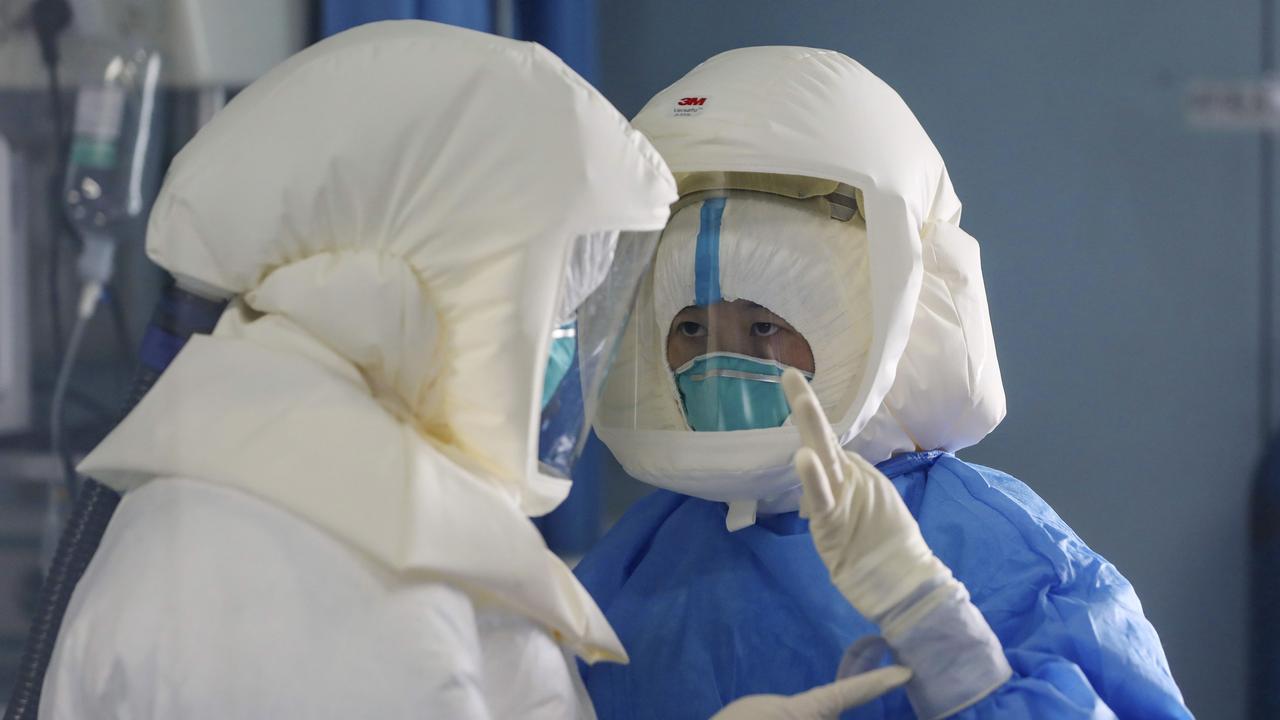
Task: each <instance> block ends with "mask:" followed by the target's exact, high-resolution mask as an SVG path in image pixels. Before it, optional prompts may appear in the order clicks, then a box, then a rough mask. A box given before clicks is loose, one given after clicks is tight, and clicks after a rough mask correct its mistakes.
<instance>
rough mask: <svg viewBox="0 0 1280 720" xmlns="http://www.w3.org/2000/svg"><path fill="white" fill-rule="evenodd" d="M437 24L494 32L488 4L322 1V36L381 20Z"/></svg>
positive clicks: (464, 0) (470, 0) (482, 0)
mask: <svg viewBox="0 0 1280 720" xmlns="http://www.w3.org/2000/svg"><path fill="white" fill-rule="evenodd" d="M414 18H417V19H419V20H435V21H436V22H442V23H448V24H450V25H457V26H459V27H465V28H471V29H472V30H480V31H482V32H493V29H494V24H493V6H492V4H491V3H490V2H489V0H321V2H320V34H321V36H323V37H329V36H330V35H334V34H336V33H340V32H342V31H343V30H346V29H348V28H353V27H355V26H356V25H363V24H364V23H369V22H376V21H378V20H409V19H414Z"/></svg>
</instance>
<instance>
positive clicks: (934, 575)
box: [782, 370, 1013, 718]
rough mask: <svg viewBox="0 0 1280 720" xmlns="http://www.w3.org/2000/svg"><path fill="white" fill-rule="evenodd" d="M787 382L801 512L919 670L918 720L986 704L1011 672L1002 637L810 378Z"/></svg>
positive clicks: (828, 557) (821, 548)
mask: <svg viewBox="0 0 1280 720" xmlns="http://www.w3.org/2000/svg"><path fill="white" fill-rule="evenodd" d="M782 384H783V388H784V390H785V391H786V394H787V401H788V402H789V403H790V404H791V420H792V423H794V424H795V426H796V427H797V428H798V429H799V430H800V437H801V440H802V441H803V443H804V447H802V448H800V450H799V451H798V452H797V453H796V456H795V466H796V472H797V473H798V474H799V476H800V480H801V482H802V483H803V485H804V494H803V496H802V497H801V500H800V512H801V514H802V515H803V516H805V517H807V518H808V519H809V531H810V533H811V534H812V536H813V542H814V545H816V546H817V548H818V554H819V555H821V556H822V560H823V563H824V564H825V565H826V566H827V570H828V571H829V572H830V573H831V580H832V582H834V583H835V585H836V587H837V588H839V590H840V592H841V594H843V595H844V596H845V597H846V598H847V599H848V600H849V602H850V603H852V604H853V606H854V608H856V609H857V610H858V612H860V613H862V615H863V616H864V617H866V618H867V619H868V620H871V621H872V622H874V623H876V624H877V625H879V626H880V632H881V634H882V635H883V637H884V640H885V642H886V643H887V644H888V645H889V647H890V648H891V649H892V650H893V652H894V655H895V656H896V658H897V661H898V662H900V663H902V664H903V665H906V666H907V667H909V668H911V670H912V672H913V673H914V678H913V679H912V680H911V682H910V683H909V684H908V685H907V696H908V698H909V699H910V700H911V704H912V706H913V708H914V709H915V711H916V714H917V715H918V716H920V717H922V718H934V717H945V716H947V715H950V714H952V713H955V712H958V711H959V710H961V709H963V708H965V707H968V706H969V705H971V704H973V703H975V702H977V701H978V700H981V699H982V698H983V697H985V696H986V695H987V694H989V693H990V692H991V691H992V690H994V689H995V688H996V687H999V686H1000V685H1002V684H1004V682H1005V681H1006V680H1008V679H1009V677H1010V676H1011V675H1012V672H1013V671H1012V670H1011V669H1010V667H1009V663H1008V661H1007V660H1006V659H1005V656H1004V651H1003V648H1002V647H1001V645H1000V641H999V639H998V638H996V636H995V634H994V633H993V632H992V631H991V627H990V626H989V625H988V624H987V622H986V620H985V619H984V618H983V617H982V614H981V613H980V612H978V609H977V608H976V607H974V606H973V603H971V602H969V594H968V592H967V591H966V590H965V588H964V586H963V585H962V584H961V583H960V582H959V581H957V580H956V579H955V578H954V577H953V576H952V574H951V570H950V569H948V568H947V566H946V565H944V564H943V563H942V561H940V560H938V558H937V557H936V556H935V555H934V554H933V551H932V550H930V549H929V546H928V545H927V544H925V541H924V537H923V536H921V534H920V528H919V526H918V525H917V524H916V521H915V518H913V517H912V516H911V511H910V510H908V509H907V506H906V504H905V503H904V502H903V501H902V498H901V496H899V495H898V491H897V489H896V488H894V486H893V483H891V482H890V481H889V479H888V478H887V477H885V476H884V475H883V474H882V473H881V472H880V471H879V470H877V469H876V468H875V466H873V465H872V464H871V463H869V462H867V461H866V460H864V459H863V458H862V457H860V456H858V455H857V454H855V453H850V452H846V451H845V450H844V449H843V448H841V447H840V444H839V442H838V440H837V439H836V436H835V433H834V432H833V431H832V429H831V424H830V423H829V422H827V418H826V416H825V415H824V414H823V412H822V406H821V405H820V404H819V403H818V398H817V397H816V396H815V395H814V394H813V389H812V388H810V387H809V383H808V382H806V381H805V379H804V376H803V375H801V374H800V373H799V372H798V371H794V370H787V371H786V373H784V374H783V376H782Z"/></svg>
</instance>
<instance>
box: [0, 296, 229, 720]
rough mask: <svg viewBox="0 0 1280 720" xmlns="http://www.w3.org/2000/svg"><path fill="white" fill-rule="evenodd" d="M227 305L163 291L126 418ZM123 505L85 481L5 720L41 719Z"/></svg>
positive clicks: (61, 542) (105, 489)
mask: <svg viewBox="0 0 1280 720" xmlns="http://www.w3.org/2000/svg"><path fill="white" fill-rule="evenodd" d="M225 306H226V303H223V302H216V301H212V300H206V299H205V298H202V297H199V296H197V295H193V294H191V293H189V292H186V291H185V290H182V289H180V288H178V287H177V286H176V285H172V284H171V285H169V286H168V287H166V288H165V289H164V291H163V293H162V294H161V296H160V301H159V302H158V303H157V304H156V309H155V312H154V313H153V314H152V316H151V324H150V325H148V326H147V332H146V334H145V335H144V336H143V338H142V345H141V348H140V349H139V351H138V361H139V362H138V366H137V369H136V371H135V372H134V376H133V381H132V382H131V383H130V386H129V395H128V397H127V398H126V399H125V402H124V407H123V409H122V411H121V413H120V418H121V419H123V418H124V416H125V415H128V414H129V412H130V411H131V410H133V408H134V406H136V405H137V404H138V402H139V401H141V400H142V397H143V396H144V395H146V394H147V391H148V390H150V389H151V386H152V385H154V384H155V382H156V380H157V379H158V378H159V377H160V374H161V373H162V372H164V369H165V368H166V367H168V366H169V363H170V362H172V361H173V358H174V357H175V356H176V355H177V354H178V351H179V350H181V349H182V346H183V345H185V344H186V342H187V339H188V338H190V337H191V336H192V335H195V334H205V333H209V332H211V331H212V330H213V326H214V325H215V324H217V322H218V317H219V316H220V315H221V314H222V310H223V308H224V307H225ZM119 503H120V495H119V493H117V492H116V491H114V490H112V489H111V488H108V487H107V486H105V485H102V484H100V483H98V482H95V481H93V480H87V479H86V480H85V481H84V483H83V484H82V485H81V486H80V491H79V493H78V494H77V496H76V503H75V506H74V507H73V508H72V510H71V516H70V517H69V518H68V519H67V526H66V527H65V528H64V529H63V531H62V536H61V537H60V538H59V539H58V549H57V551H56V552H55V553H54V556H53V561H52V562H51V563H50V565H49V569H48V573H47V574H46V575H45V581H44V586H43V587H42V588H41V590H40V604H39V606H38V607H37V609H36V614H35V617H34V619H33V620H32V623H31V632H30V634H29V635H28V636H27V644H26V647H25V649H24V650H23V653H22V664H21V665H20V666H19V669H18V678H17V682H16V683H15V684H14V688H13V694H12V695H11V696H10V698H9V704H8V707H7V708H6V709H5V714H4V720H36V716H37V714H38V712H39V708H40V692H41V691H42V690H43V688H44V676H45V671H47V670H48V668H49V659H50V657H51V656H52V655H53V648H54V644H55V642H56V641H57V639H58V630H59V628H61V627H62V616H63V615H64V614H65V613H66V611H67V603H68V602H70V600H71V593H72V592H74V591H75V589H76V583H78V582H80V577H81V576H82V575H84V571H85V568H87V567H88V566H89V561H90V560H92V559H93V554H94V553H95V552H97V550H98V544H99V543H100V542H101V541H102V534H103V533H104V532H106V529H107V525H108V524H109V523H110V522H111V516H112V514H113V513H115V510H116V505H118V504H119Z"/></svg>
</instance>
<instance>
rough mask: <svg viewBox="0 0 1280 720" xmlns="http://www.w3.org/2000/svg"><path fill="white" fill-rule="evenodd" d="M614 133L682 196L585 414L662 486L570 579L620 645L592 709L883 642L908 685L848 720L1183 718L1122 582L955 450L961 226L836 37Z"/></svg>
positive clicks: (963, 349)
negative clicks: (655, 162)
mask: <svg viewBox="0 0 1280 720" xmlns="http://www.w3.org/2000/svg"><path fill="white" fill-rule="evenodd" d="M635 125H636V126H637V127H638V128H639V129H640V130H641V131H642V132H643V133H645V135H647V136H648V138H649V139H650V140H651V142H652V143H653V144H654V146H655V147H656V148H657V149H658V150H659V152H661V153H662V154H663V156H664V158H665V159H666V161H667V162H668V164H669V165H670V167H671V169H672V171H673V173H674V174H675V176H676V179H677V182H678V184H679V191H680V195H681V199H680V200H679V201H678V202H677V204H676V205H675V206H674V207H673V215H672V217H671V219H670V221H669V222H668V225H667V228H666V230H665V231H664V233H663V236H662V238H661V240H660V242H659V245H658V249H657V253H656V256H655V259H654V263H653V265H652V268H651V270H650V271H649V272H648V274H647V276H646V277H645V278H643V280H642V282H641V285H640V288H639V290H638V293H637V299H636V301H635V307H634V310H633V312H632V315H631V318H630V321H629V325H628V327H627V330H626V331H625V333H624V336H623V339H622V340H621V341H620V345H619V350H618V353H617V357H616V360H615V365H614V368H613V370H612V372H611V373H610V375H609V377H608V380H607V381H606V386H605V389H604V391H603V393H602V395H601V400H600V407H599V409H598V412H597V413H596V430H597V432H598V433H599V435H600V437H601V439H603V441H604V442H605V443H606V444H607V445H608V447H609V448H610V449H611V450H612V451H613V453H614V454H615V455H616V456H617V458H618V460H619V461H620V462H621V464H622V466H623V467H624V468H625V469H626V470H627V472H628V473H630V474H631V475H633V476H635V477H637V478H639V479H641V480H643V481H645V482H648V483H650V484H653V485H656V486H658V487H660V488H662V490H660V491H659V492H656V493H654V494H652V495H650V496H649V497H647V498H645V499H644V500H642V501H641V502H639V503H637V504H636V505H635V506H634V507H632V508H631V509H630V511H628V512H627V514H626V515H625V516H624V517H623V518H622V520H621V521H620V522H619V523H618V524H617V526H616V527H615V528H614V529H613V530H612V531H611V532H610V533H609V534H608V535H607V536H606V537H605V538H604V539H603V540H602V541H601V543H600V544H599V545H598V546H597V547H596V548H595V549H594V550H593V551H592V552H591V553H590V554H588V555H587V557H586V558H584V559H583V560H582V562H581V564H580V565H579V566H578V569H577V574H578V576H579V578H580V579H581V580H582V582H583V583H584V585H585V586H586V587H587V589H588V590H589V591H590V592H591V593H592V595H593V596H594V598H595V599H596V601H597V602H598V603H599V605H600V607H601V608H602V609H603V610H604V612H605V614H606V616H607V618H608V620H609V622H610V623H611V624H612V626H613V627H614V628H615V630H616V631H617V633H618V636H619V638H620V639H621V641H622V643H623V644H624V645H625V647H626V648H627V652H628V653H629V655H630V658H631V662H630V664H629V665H625V666H622V665H594V666H592V667H590V668H585V669H584V678H585V680H586V685H587V688H588V690H589V692H590V693H591V696H592V699H593V701H594V704H595V707H596V711H597V712H598V713H599V715H600V717H601V718H606V719H608V718H674V717H704V716H707V715H710V714H712V713H713V712H714V711H715V710H716V709H717V708H719V707H721V706H723V705H725V704H727V703H729V702H731V701H733V700H734V699H736V698H739V697H742V696H744V695H748V694H757V693H777V694H792V693H796V692H800V691H803V690H805V689H807V688H810V687H813V686H815V685H819V684H821V683H823V682H829V681H830V680H832V679H833V678H835V677H837V676H841V677H844V676H851V675H857V674H859V673H862V672H865V671H866V670H868V669H870V668H874V667H878V666H880V665H882V664H886V663H889V662H895V663H898V664H901V665H904V666H906V667H907V668H909V669H910V670H911V672H912V673H913V676H912V678H911V680H910V682H909V683H907V685H906V686H905V688H903V689H900V690H896V691H894V692H891V693H889V694H887V695H884V696H883V697H881V698H879V699H878V700H876V701H873V702H872V703H870V704H867V705H864V706H862V707H860V708H858V709H855V710H851V711H849V712H847V713H846V714H845V715H844V717H855V718H897V717H913V716H916V717H921V718H939V717H953V716H954V717H962V718H996V717H999V718H1046V719H1055V718H1105V717H1116V716H1118V717H1141V718H1185V717H1189V716H1190V713H1189V712H1188V710H1187V709H1186V707H1185V705H1184V704H1183V701H1182V696H1181V694H1180V693H1179V691H1178V687H1177V685H1176V684H1175V683H1174V680H1173V678H1172V677H1171V675H1170V671H1169V667H1168V664H1167V662H1166V660H1165V656H1164V652H1163V650H1162V648H1161V646H1160V640H1159V638H1158V637H1157V636H1156V632H1155V630H1154V629H1153V628H1152V626H1151V624H1150V623H1149V622H1148V621H1147V620H1146V618H1145V617H1144V616H1143V612H1142V606H1141V604H1140V603H1139V602H1138V598H1137V596H1136V595H1135V593H1134V590H1133V588H1132V587H1131V586H1130V584H1129V583H1128V581H1126V580H1125V578H1124V577H1123V576H1122V575H1121V574H1120V573H1119V571H1118V570H1117V569H1116V568H1115V567H1114V566H1112V565H1111V564H1110V563H1108V562H1107V561H1106V560H1105V559H1104V558H1102V557H1100V556H1099V555H1098V554H1097V553H1095V552H1093V551H1092V550H1090V549H1089V547H1088V546H1087V545H1085V543H1084V542H1083V541H1082V540H1081V539H1080V538H1079V537H1077V536H1076V534H1075V533H1074V532H1072V530H1071V529H1070V528H1069V527H1067V525H1066V524H1065V523H1064V522H1063V521H1062V520H1061V519H1060V518H1059V517H1058V516H1057V515H1056V514H1055V513H1054V511H1053V510H1052V509H1051V508H1050V507H1049V506H1048V505H1046V504H1045V503H1044V501H1042V500H1041V499H1040V498H1039V497H1037V496H1036V494H1035V493H1034V492H1032V491H1031V489H1029V488H1028V487H1027V486H1026V485H1024V484H1022V483H1021V482H1019V481H1018V480H1016V479H1014V478H1012V477H1010V476H1008V475H1006V474H1004V473H1002V472H999V471H997V470H992V469H989V468H985V467H980V466H976V465H971V464H969V463H966V462H964V461H962V460H960V459H959V458H957V457H956V456H955V455H954V454H953V453H954V452H955V451H957V450H960V449H961V448H964V447H967V446H970V445H972V444H974V443H976V442H978V441H979V440H981V439H982V438H983V437H984V436H985V435H987V434H988V433H989V432H990V431H991V430H992V429H993V428H995V427H996V425H997V424H998V423H999V422H1000V421H1001V420H1002V419H1003V417H1004V413H1005V400H1004V391H1003V388H1002V385H1001V380H1000V371H999V367H998V364H997V361H996V353H995V345H994V341H993V337H992V330H991V324H990V320H989V316H988V312H987V306H986V297H985V289H984V287H983V281H982V274H981V269H980V263H979V254H978V246H977V243H976V242H975V241H974V239H973V238H972V237H970V236H969V235H967V234H966V233H965V232H964V231H963V230H961V229H960V227H959V220H960V203H959V201H958V200H957V198H956V196H955V193H954V192H953V190H952V187H951V183H950V180H949V178H948V176H947V172H946V169H945V167H944V165H943V162H942V159H941V158H940V157H939V155H938V153H937V151H936V150H935V148H934V147H933V145H932V143H931V142H930V141H929V139H928V137H927V136H926V135H925V133H924V131H923V129H922V128H921V127H920V125H919V123H918V122H917V121H916V119H915V118H914V117H913V116H912V114H911V112H910V110H909V109H908V108H907V107H906V105H905V104H904V103H903V102H902V100H901V99H900V98H899V97H898V96H897V94H896V93H894V91H893V90H892V89H890V88H889V87H888V86H886V85H885V84H884V83H883V82H881V81H880V80H879V79H877V78H876V77H875V76H873V75H872V74H871V73H869V72H868V71H867V70H865V69H864V68H862V67H861V66H860V65H858V64H857V63H856V62H854V61H853V60H851V59H849V58H847V57H845V56H843V55H841V54H839V53H835V52H830V51H823V50H811V49H805V48H791V47H768V48H749V49H742V50H735V51H731V52H727V53H724V54H721V55H718V56H716V57H714V58H712V59H711V60H709V61H707V62H706V63H703V64H702V65H700V66H698V67H697V68H695V69H694V70H693V71H692V72H690V73H689V74H688V75H687V76H685V77H684V78H683V79H681V80H679V81H678V82H676V83H675V84H674V85H672V86H671V87H669V88H667V89H666V90H664V91H663V92H661V93H659V94H658V95H657V96H656V97H655V98H654V99H653V100H651V101H650V102H649V104H648V105H647V106H646V107H645V108H644V109H643V110H642V111H641V113H640V114H639V116H638V117H637V118H636V120H635ZM1030 240H1032V241H1033V240H1034V238H1032V239H1030ZM784 379H785V382H784ZM788 396H790V402H788ZM793 410H794V412H793ZM802 490H803V492H802ZM815 549H816V551H815ZM833 580H834V582H833Z"/></svg>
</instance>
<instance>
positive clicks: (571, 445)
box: [538, 231, 661, 480]
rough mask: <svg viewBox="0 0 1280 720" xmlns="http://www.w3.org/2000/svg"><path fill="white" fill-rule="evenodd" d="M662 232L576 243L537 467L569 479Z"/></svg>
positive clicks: (558, 317) (546, 389)
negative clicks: (641, 282) (637, 291)
mask: <svg viewBox="0 0 1280 720" xmlns="http://www.w3.org/2000/svg"><path fill="white" fill-rule="evenodd" d="M660 234H661V233H660V232H658V231H653V232H622V233H618V232H602V233H591V234H587V235H581V236H579V237H577V238H576V239H575V240H574V242H573V246H572V247H571V248H570V251H569V257H568V260H567V264H566V266H565V272H564V280H563V284H562V286H561V292H560V301H559V304H558V307H557V311H556V314H555V318H554V319H553V322H552V327H550V328H549V329H548V331H549V333H550V342H549V345H548V348H549V349H548V352H547V362H546V369H545V372H544V375H543V384H542V395H541V403H542V413H541V418H540V422H539V438H538V466H539V470H540V472H541V473H542V474H543V475H547V476H550V477H552V478H557V479H561V480H567V479H568V478H569V477H570V473H571V471H572V469H573V466H574V464H575V463H576V462H577V460H578V457H579V456H580V455H581V453H582V449H583V446H584V444H585V443H586V438H587V434H588V431H589V430H590V427H591V423H590V420H591V417H592V416H593V414H594V413H595V411H596V408H597V406H598V400H599V397H600V392H601V390H602V388H603V387H604V385H605V381H606V379H607V377H608V374H609V372H610V369H611V368H612V366H613V360H614V357H615V355H616V352H617V348H618V341H619V339H620V338H621V336H622V333H623V330H624V328H625V327H626V326H627V321H628V319H629V317H630V314H631V310H632V308H633V306H634V304H635V298H636V288H637V287H638V285H639V283H640V280H641V278H642V277H644V275H645V274H646V272H647V271H648V269H649V267H650V265H651V263H652V261H653V253H654V249H655V247H656V246H657V243H658V237H659V235H660Z"/></svg>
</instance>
